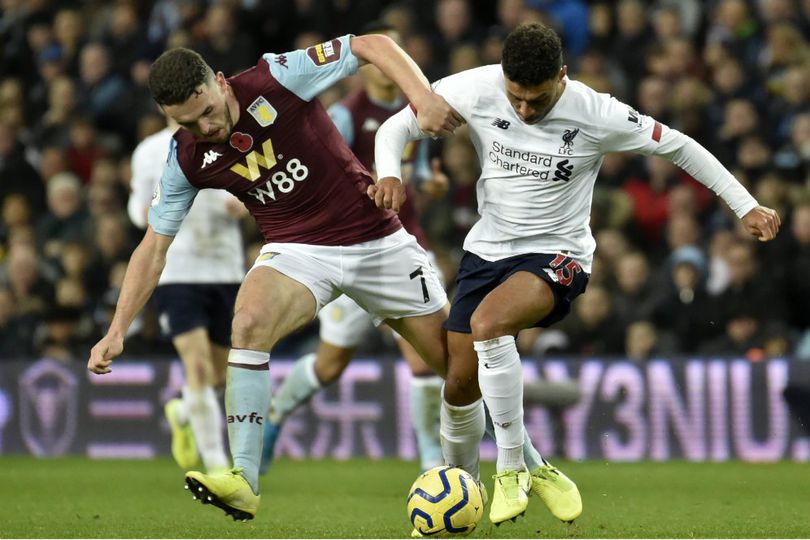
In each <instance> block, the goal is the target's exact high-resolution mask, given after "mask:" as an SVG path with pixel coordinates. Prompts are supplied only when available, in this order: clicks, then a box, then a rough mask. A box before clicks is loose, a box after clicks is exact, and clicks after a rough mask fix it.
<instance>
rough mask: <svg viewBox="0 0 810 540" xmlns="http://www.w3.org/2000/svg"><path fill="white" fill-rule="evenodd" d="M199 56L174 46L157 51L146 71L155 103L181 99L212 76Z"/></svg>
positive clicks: (211, 72)
mask: <svg viewBox="0 0 810 540" xmlns="http://www.w3.org/2000/svg"><path fill="white" fill-rule="evenodd" d="M213 75H214V72H213V70H212V69H211V68H210V67H209V66H208V64H206V63H205V60H203V57H202V56H200V55H199V54H198V53H196V52H194V51H192V50H191V49H184V48H182V47H178V48H176V49H169V50H168V51H166V52H164V53H163V54H161V55H160V56H159V57H158V59H157V60H155V61H154V63H153V64H152V70H151V71H150V72H149V90H150V92H152V98H153V99H154V100H155V101H156V102H157V103H158V105H177V104H180V103H183V102H185V101H186V100H187V99H188V98H190V97H191V96H192V95H193V94H194V93H196V91H197V87H199V86H200V85H201V84H205V82H206V81H207V80H208V79H209V77H213Z"/></svg>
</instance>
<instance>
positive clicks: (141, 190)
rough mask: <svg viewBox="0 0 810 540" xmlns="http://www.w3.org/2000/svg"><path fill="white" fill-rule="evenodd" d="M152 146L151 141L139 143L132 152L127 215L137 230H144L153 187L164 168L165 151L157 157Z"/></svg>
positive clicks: (153, 190)
mask: <svg viewBox="0 0 810 540" xmlns="http://www.w3.org/2000/svg"><path fill="white" fill-rule="evenodd" d="M153 148H154V144H152V142H151V141H145V142H141V143H140V144H139V145H138V146H137V147H136V148H135V151H134V152H132V160H131V163H132V165H131V167H132V180H131V182H130V188H131V190H132V192H131V193H130V194H129V201H128V202H127V213H128V214H129V219H130V221H132V224H133V225H135V226H136V227H138V228H139V229H145V228H146V221H147V218H146V214H147V211H148V210H149V204H150V203H151V201H152V196H153V194H154V192H155V186H156V185H157V183H158V182H159V181H160V177H161V175H162V174H163V168H164V167H165V166H166V155H167V154H168V144H167V149H166V151H164V152H162V155H160V156H158V155H156V153H155V152H153V151H152V150H153Z"/></svg>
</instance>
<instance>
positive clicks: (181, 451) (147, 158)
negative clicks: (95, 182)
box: [127, 119, 246, 471]
mask: <svg viewBox="0 0 810 540" xmlns="http://www.w3.org/2000/svg"><path fill="white" fill-rule="evenodd" d="M178 128H179V126H178V125H177V124H176V123H175V122H174V121H173V120H171V119H169V120H168V126H167V127H166V128H165V129H162V130H161V131H159V132H157V133H155V134H153V135H150V136H149V137H146V138H145V139H144V140H143V141H141V143H140V144H139V145H138V146H137V147H136V148H135V151H134V152H133V154H132V192H131V194H130V198H129V204H128V205H127V210H128V213H129V217H130V219H131V220H132V222H133V223H134V224H135V225H137V226H138V227H140V228H146V224H147V214H148V211H149V206H150V203H151V201H152V195H153V193H154V191H155V189H156V188H157V185H158V182H159V181H160V177H161V176H162V174H163V169H164V167H165V165H166V159H167V158H168V155H169V147H170V144H171V141H172V135H173V134H174V132H175V131H176V130H177V129H178ZM245 213H246V210H245V207H244V205H243V204H242V203H241V202H239V201H238V200H237V199H236V198H235V197H233V196H232V195H230V194H229V193H228V192H226V191H222V190H208V191H204V192H201V193H200V194H199V195H198V196H197V198H196V199H195V200H194V205H193V206H192V207H191V210H190V211H189V214H188V216H186V219H185V221H184V222H183V226H182V227H181V228H180V230H179V232H178V233H177V237H176V238H175V241H174V242H173V243H172V245H171V247H170V248H169V251H168V253H167V255H166V267H165V268H164V269H163V273H162V274H161V276H160V280H159V281H158V286H157V288H156V289H155V297H154V303H155V306H156V308H157V311H158V314H159V320H160V325H161V328H162V329H163V331H164V333H166V334H167V335H168V336H169V337H170V338H171V340H172V343H173V344H174V347H175V349H176V350H177V354H178V355H179V356H180V359H181V360H182V362H183V368H184V371H185V383H184V385H183V389H182V397H181V398H179V399H177V398H176V399H170V400H169V401H168V402H166V409H165V410H166V418H167V420H168V421H169V425H170V426H171V428H172V455H173V456H174V459H175V461H177V464H178V465H179V466H180V468H182V469H183V470H186V471H188V470H191V469H193V468H194V467H196V466H197V465H198V462H199V461H200V460H202V463H203V465H204V466H205V468H206V470H208V471H216V470H222V469H227V468H229V467H230V459H229V458H228V456H227V453H226V451H225V442H224V439H223V436H222V433H223V430H222V408H221V407H220V405H219V400H218V398H217V395H216V393H215V391H214V388H215V387H216V386H220V385H223V384H224V383H225V369H226V367H227V364H228V348H229V347H230V329H231V317H232V316H233V306H234V302H235V300H236V293H237V291H238V290H239V282H240V281H242V278H243V277H244V275H245V265H244V260H245V257H244V251H243V249H242V233H241V231H240V228H239V218H240V217H241V216H243V215H245Z"/></svg>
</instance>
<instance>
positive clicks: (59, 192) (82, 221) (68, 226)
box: [37, 173, 91, 257]
mask: <svg viewBox="0 0 810 540" xmlns="http://www.w3.org/2000/svg"><path fill="white" fill-rule="evenodd" d="M90 231H91V224H90V220H89V216H88V215H87V212H86V211H85V210H84V205H83V201H82V185H81V182H79V179H78V178H77V177H76V175H74V174H72V173H59V174H57V175H56V176H54V177H53V178H51V179H49V180H48V213H47V214H45V215H44V216H42V217H41V218H40V219H39V222H38V223H37V239H38V245H39V246H40V249H41V250H42V253H44V254H45V256H47V257H58V256H59V254H60V253H61V250H62V246H63V244H64V243H65V242H71V241H73V242H82V241H85V240H86V239H87V238H89V237H90Z"/></svg>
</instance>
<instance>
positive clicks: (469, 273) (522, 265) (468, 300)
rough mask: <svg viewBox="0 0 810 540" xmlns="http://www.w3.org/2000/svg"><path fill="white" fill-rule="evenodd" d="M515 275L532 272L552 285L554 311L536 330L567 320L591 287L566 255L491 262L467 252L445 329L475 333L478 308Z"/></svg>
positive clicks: (514, 258)
mask: <svg viewBox="0 0 810 540" xmlns="http://www.w3.org/2000/svg"><path fill="white" fill-rule="evenodd" d="M515 272H531V273H532V274H534V275H536V276H538V277H539V278H541V279H542V280H543V281H545V282H546V283H548V284H549V285H550V286H551V292H552V293H554V309H552V310H551V313H549V314H548V315H547V316H546V317H545V318H544V319H543V320H540V321H537V322H536V323H535V324H533V325H532V326H542V327H547V326H551V325H552V324H554V323H556V322H559V321H561V320H563V319H564V318H565V316H566V315H568V313H569V312H570V311H571V303H572V302H573V301H574V299H575V298H576V297H577V296H579V295H580V294H582V293H583V292H585V287H587V286H588V274H586V273H585V272H584V271H583V270H582V268H581V267H580V266H579V264H578V263H577V262H576V261H574V260H573V259H572V258H570V257H568V256H566V255H562V254H553V255H549V254H547V253H529V254H526V255H515V256H514V257H509V258H506V259H501V260H500V261H494V262H490V261H486V260H484V259H482V258H481V257H479V256H478V255H475V254H473V253H470V252H465V253H464V257H462V259H461V265H460V267H459V270H458V277H457V278H456V284H457V285H458V289H457V290H456V296H455V297H454V298H453V305H452V306H451V307H450V316H449V317H448V318H447V321H445V323H444V327H445V328H446V329H448V330H450V331H452V332H460V333H463V334H469V333H471V332H472V330H471V329H470V319H471V318H472V314H473V312H474V311H475V310H476V308H477V307H478V305H479V304H480V303H481V301H482V300H483V299H484V297H485V296H486V295H488V294H489V293H490V292H491V291H492V290H493V289H495V288H496V287H497V286H498V285H500V284H501V283H503V282H504V281H506V280H507V279H508V278H509V277H510V276H511V275H512V274H514V273H515Z"/></svg>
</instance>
